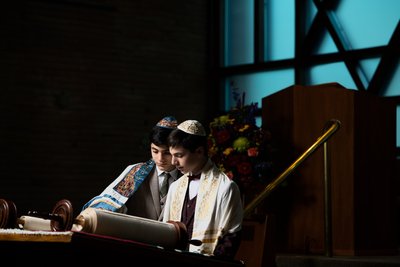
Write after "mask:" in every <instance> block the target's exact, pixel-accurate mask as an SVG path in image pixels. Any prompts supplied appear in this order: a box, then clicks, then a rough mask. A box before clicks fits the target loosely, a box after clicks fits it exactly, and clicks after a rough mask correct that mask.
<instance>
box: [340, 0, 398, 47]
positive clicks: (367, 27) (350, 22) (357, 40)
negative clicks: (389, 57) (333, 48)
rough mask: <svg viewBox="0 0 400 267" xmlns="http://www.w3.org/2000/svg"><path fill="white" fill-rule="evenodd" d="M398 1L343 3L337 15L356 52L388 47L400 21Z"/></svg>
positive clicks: (381, 0)
mask: <svg viewBox="0 0 400 267" xmlns="http://www.w3.org/2000/svg"><path fill="white" fill-rule="evenodd" d="M399 10H400V1H398V0H352V1H340V2H339V5H338V7H337V10H336V11H335V15H336V18H337V19H338V21H339V23H340V25H341V27H342V30H343V32H344V33H345V35H346V38H347V39H348V40H349V42H350V44H351V46H352V48H353V49H361V48H367V47H374V46H381V45H387V44H388V42H389V40H390V37H391V35H392V34H393V31H394V29H395V27H396V25H397V23H398V22H399V18H400V12H399Z"/></svg>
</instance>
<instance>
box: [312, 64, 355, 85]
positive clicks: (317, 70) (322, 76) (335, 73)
mask: <svg viewBox="0 0 400 267" xmlns="http://www.w3.org/2000/svg"><path fill="white" fill-rule="evenodd" d="M333 82H335V83H339V84H341V85H342V86H344V87H346V88H347V89H354V90H355V89H357V87H356V85H355V84H354V82H353V79H352V78H351V76H350V74H349V72H348V71H347V68H346V66H345V65H344V63H343V62H338V63H331V64H323V65H318V66H315V67H312V68H311V69H310V85H317V84H322V83H333Z"/></svg>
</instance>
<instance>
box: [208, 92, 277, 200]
mask: <svg viewBox="0 0 400 267" xmlns="http://www.w3.org/2000/svg"><path fill="white" fill-rule="evenodd" d="M242 103H244V93H243V94H242V98H241V99H237V105H236V107H234V108H232V109H231V110H230V111H228V112H227V113H226V114H223V115H221V116H218V117H216V118H214V120H213V121H212V122H211V123H210V124H209V128H210V131H209V132H210V134H209V136H208V146H209V155H210V157H211V159H212V160H213V161H214V162H215V163H216V164H217V166H218V167H219V168H220V169H221V170H222V171H223V172H225V173H226V174H227V175H228V176H229V177H230V178H231V179H233V180H234V181H235V182H237V183H238V185H239V187H240V188H241V191H242V193H244V194H246V191H248V190H250V188H254V186H257V185H260V184H266V183H268V182H269V181H270V179H271V178H272V177H271V174H272V169H273V166H274V164H273V161H272V158H273V157H272V154H273V146H272V142H271V141H272V139H271V133H270V132H269V131H268V130H265V129H263V128H261V127H258V126H257V125H256V114H257V111H258V104H257V103H251V104H250V105H243V104H242Z"/></svg>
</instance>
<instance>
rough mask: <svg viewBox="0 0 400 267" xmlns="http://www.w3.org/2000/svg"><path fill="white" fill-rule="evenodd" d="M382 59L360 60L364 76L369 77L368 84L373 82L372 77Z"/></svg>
mask: <svg viewBox="0 0 400 267" xmlns="http://www.w3.org/2000/svg"><path fill="white" fill-rule="evenodd" d="M380 60H381V58H370V59H364V60H360V65H361V68H362V70H363V72H364V74H365V75H366V76H367V79H368V83H369V82H370V81H371V79H372V77H373V76H374V74H375V71H376V68H377V67H378V64H379V62H380Z"/></svg>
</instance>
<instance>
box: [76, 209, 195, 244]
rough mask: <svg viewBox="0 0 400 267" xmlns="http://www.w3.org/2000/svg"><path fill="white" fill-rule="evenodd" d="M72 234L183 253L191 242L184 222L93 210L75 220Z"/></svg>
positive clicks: (84, 212) (86, 210)
mask: <svg viewBox="0 0 400 267" xmlns="http://www.w3.org/2000/svg"><path fill="white" fill-rule="evenodd" d="M71 230H72V231H83V232H87V233H93V234H99V235H108V236H112V237H117V238H122V239H128V240H134V241H137V242H142V243H147V244H151V245H157V246H162V247H164V248H172V249H175V248H177V249H184V248H185V247H186V246H187V244H188V242H189V241H188V234H187V230H186V227H185V225H184V224H183V223H181V222H172V221H171V222H160V221H155V220H150V219H147V218H142V217H136V216H132V215H127V214H122V213H116V212H111V211H107V210H100V209H93V208H87V209H85V210H83V211H82V212H81V213H80V214H79V215H78V216H77V217H76V218H75V220H74V224H73V225H72V229H71Z"/></svg>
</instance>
